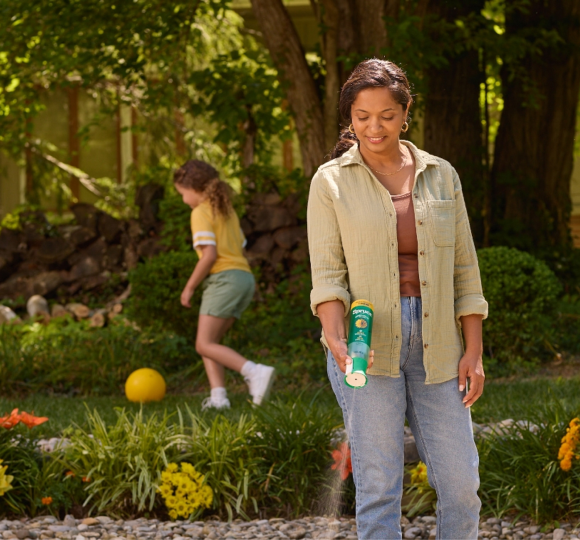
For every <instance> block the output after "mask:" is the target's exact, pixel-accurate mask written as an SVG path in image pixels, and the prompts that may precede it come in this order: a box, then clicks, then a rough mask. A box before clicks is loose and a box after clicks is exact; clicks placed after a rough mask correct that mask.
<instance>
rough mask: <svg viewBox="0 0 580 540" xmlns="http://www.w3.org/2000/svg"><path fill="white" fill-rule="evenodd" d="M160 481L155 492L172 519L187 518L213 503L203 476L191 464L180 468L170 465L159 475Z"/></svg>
mask: <svg viewBox="0 0 580 540" xmlns="http://www.w3.org/2000/svg"><path fill="white" fill-rule="evenodd" d="M179 467H181V471H179ZM161 480H162V484H161V486H160V487H158V488H157V492H158V493H161V495H162V496H163V498H164V499H165V506H166V507H167V509H168V510H169V511H170V512H169V515H170V516H171V517H172V518H173V519H177V517H178V516H183V517H188V516H190V515H191V514H192V513H193V512H195V510H197V509H198V508H200V507H202V506H203V507H205V508H209V507H210V506H211V504H212V502H213V492H212V490H211V488H210V487H209V486H207V485H204V484H203V482H204V480H205V476H204V475H202V474H201V473H199V472H197V471H196V470H195V467H194V466H193V465H191V463H181V464H180V466H178V465H177V464H176V463H170V464H169V465H168V466H167V468H166V469H165V470H164V471H163V472H162V473H161Z"/></svg>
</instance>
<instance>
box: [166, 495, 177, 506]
mask: <svg viewBox="0 0 580 540" xmlns="http://www.w3.org/2000/svg"><path fill="white" fill-rule="evenodd" d="M178 500H179V499H178V498H177V497H174V496H171V497H167V498H166V499H165V505H166V506H167V508H175V506H176V505H177V501H178Z"/></svg>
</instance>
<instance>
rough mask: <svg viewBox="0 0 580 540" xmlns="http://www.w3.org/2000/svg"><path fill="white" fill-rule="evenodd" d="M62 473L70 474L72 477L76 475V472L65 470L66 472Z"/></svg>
mask: <svg viewBox="0 0 580 540" xmlns="http://www.w3.org/2000/svg"><path fill="white" fill-rule="evenodd" d="M64 475H65V476H72V477H73V478H74V477H75V476H76V474H75V473H74V472H72V471H66V473H65V474H64Z"/></svg>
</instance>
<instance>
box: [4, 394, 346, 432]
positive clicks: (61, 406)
mask: <svg viewBox="0 0 580 540" xmlns="http://www.w3.org/2000/svg"><path fill="white" fill-rule="evenodd" d="M317 393H318V394H319V395H318V399H317V406H318V407H321V408H324V409H328V410H332V411H334V413H335V415H336V419H337V422H340V421H341V419H342V416H341V412H340V409H339V407H338V405H337V404H336V400H335V399H334V394H332V391H331V390H330V387H328V388H324V389H322V390H320V391H316V390H309V389H307V390H306V391H305V392H304V393H303V394H302V395H301V397H300V398H299V397H298V395H297V394H294V393H285V392H277V393H276V396H275V400H274V401H275V402H278V401H279V402H280V403H282V404H291V403H293V402H295V401H296V400H297V399H301V400H302V401H309V400H310V399H312V398H313V397H314V395H315V394H317ZM207 396H208V394H207V393H201V394H194V395H168V396H166V397H165V398H164V399H163V400H162V401H160V402H153V403H146V404H144V405H143V414H144V417H145V418H148V417H150V416H151V415H152V414H153V413H157V414H158V416H163V414H164V413H165V412H167V413H168V414H171V413H177V410H178V408H179V409H180V410H181V411H182V412H183V411H184V410H185V406H186V405H187V406H188V407H189V408H190V409H191V411H192V412H195V413H196V414H200V415H202V416H203V417H207V418H211V417H213V416H215V415H216V414H217V413H216V412H215V411H205V412H204V413H202V412H201V403H202V401H203V400H204V399H205V398H206V397H207ZM228 397H229V399H230V401H231V404H232V408H231V409H230V410H228V411H225V415H226V416H227V418H230V419H234V420H237V419H238V418H239V417H240V416H241V415H242V414H244V413H249V412H250V411H251V410H252V408H253V406H252V405H251V403H249V400H250V399H251V398H250V396H249V394H247V393H230V394H229V396H228ZM14 408H18V409H20V410H21V411H26V412H31V411H34V414H35V415H37V416H47V417H48V418H49V421H48V422H45V423H44V424H41V425H40V426H37V427H35V428H34V433H35V434H36V436H37V437H39V438H47V437H55V436H58V435H60V434H61V433H62V432H63V431H64V430H65V429H66V428H67V427H69V426H71V425H72V424H76V425H78V426H80V427H82V428H83V429H86V428H88V423H87V414H86V413H87V409H88V410H90V411H92V410H97V411H98V413H99V415H100V416H101V418H102V419H103V420H104V422H105V424H106V425H112V424H114V423H115V422H116V420H117V415H116V413H115V408H125V410H127V411H128V412H132V413H136V412H138V411H139V409H140V408H141V405H139V404H138V403H131V402H130V401H128V400H127V399H126V398H125V397H124V396H111V397H88V398H81V397H78V398H73V397H62V396H59V397H52V396H45V395H34V396H33V395H31V396H28V397H24V398H21V399H18V398H0V414H1V415H3V414H4V413H9V412H10V411H12V409H14ZM172 420H173V421H175V422H177V414H176V415H175V416H174V417H172Z"/></svg>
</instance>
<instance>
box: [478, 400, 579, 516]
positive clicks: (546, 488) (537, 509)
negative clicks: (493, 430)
mask: <svg viewBox="0 0 580 540" xmlns="http://www.w3.org/2000/svg"><path fill="white" fill-rule="evenodd" d="M579 412H580V410H579V409H576V410H570V409H565V408H564V407H563V406H562V405H561V404H560V402H559V400H558V398H557V396H555V395H552V396H551V399H549V400H547V401H546V402H545V403H544V404H541V403H539V402H536V404H535V408H534V409H533V410H531V411H530V413H531V414H530V416H529V417H528V419H527V420H528V421H529V422H532V423H533V424H535V425H536V426H537V430H536V428H534V430H533V431H532V430H530V429H528V426H529V424H528V423H527V422H524V423H522V424H514V425H513V427H512V428H511V429H510V430H509V431H508V433H507V434H499V435H496V436H493V437H490V438H488V439H484V440H483V441H481V442H480V444H479V452H480V476H481V487H480V497H481V499H482V504H483V511H484V512H485V513H492V514H494V515H496V516H498V517H501V516H503V515H505V514H507V513H508V512H510V513H511V512H513V511H516V512H519V513H522V514H527V515H530V516H532V517H533V519H534V520H535V521H536V522H537V523H545V522H547V521H553V520H557V519H567V518H570V517H572V516H577V515H578V514H580V504H579V501H580V467H578V463H574V464H573V467H572V470H571V471H569V472H565V471H562V470H561V469H560V466H559V462H558V460H557V457H558V449H559V448H560V442H561V439H562V437H563V436H564V434H565V433H566V426H567V425H568V422H569V421H570V420H571V419H572V418H573V417H575V416H577V415H578V413H579Z"/></svg>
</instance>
